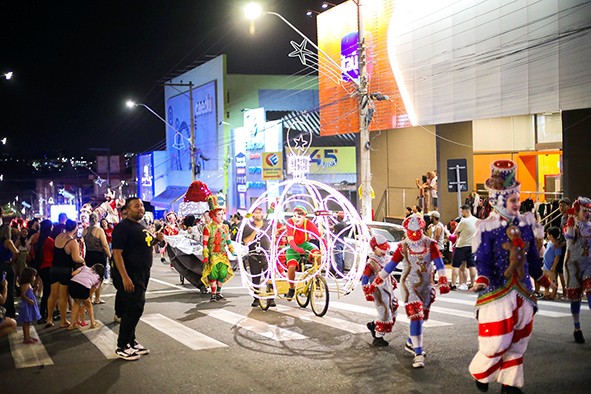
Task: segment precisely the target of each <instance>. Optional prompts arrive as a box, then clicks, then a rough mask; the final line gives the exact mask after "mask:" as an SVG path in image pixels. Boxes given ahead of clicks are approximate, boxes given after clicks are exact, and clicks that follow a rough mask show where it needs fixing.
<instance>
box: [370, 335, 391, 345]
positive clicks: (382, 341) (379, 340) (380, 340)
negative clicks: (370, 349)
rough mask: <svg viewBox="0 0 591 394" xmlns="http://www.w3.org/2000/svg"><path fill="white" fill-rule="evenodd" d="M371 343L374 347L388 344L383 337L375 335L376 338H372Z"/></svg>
mask: <svg viewBox="0 0 591 394" xmlns="http://www.w3.org/2000/svg"><path fill="white" fill-rule="evenodd" d="M373 345H374V346H376V347H384V346H388V345H389V343H388V341H386V340H385V339H384V338H383V337H377V338H374V340H373Z"/></svg>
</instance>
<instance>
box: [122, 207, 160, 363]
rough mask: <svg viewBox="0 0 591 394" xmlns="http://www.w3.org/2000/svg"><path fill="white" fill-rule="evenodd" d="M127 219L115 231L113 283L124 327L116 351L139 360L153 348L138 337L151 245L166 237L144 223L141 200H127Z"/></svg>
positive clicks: (124, 356)
mask: <svg viewBox="0 0 591 394" xmlns="http://www.w3.org/2000/svg"><path fill="white" fill-rule="evenodd" d="M124 209H125V210H126V211H127V218H126V219H124V220H122V221H121V222H119V224H117V226H116V227H115V229H114V230H113V241H112V245H113V258H114V260H115V268H116V269H115V270H114V272H113V284H114V285H115V288H116V289H117V294H118V296H120V300H121V305H120V306H121V316H120V317H121V326H120V327H119V337H118V338H117V350H116V351H115V352H116V354H117V355H118V356H119V357H120V358H122V359H124V360H137V359H138V358H140V355H144V354H149V353H150V350H149V349H147V348H145V347H143V346H142V345H140V344H139V343H138V342H137V341H136V338H135V328H136V326H137V324H138V322H139V320H140V318H141V316H142V313H143V312H144V304H145V303H146V288H147V287H148V281H149V280H150V269H151V268H152V246H153V245H154V244H155V243H156V242H158V241H161V240H163V239H164V235H163V234H162V233H157V235H156V236H154V235H153V234H151V233H150V232H149V231H148V229H147V228H146V227H145V226H144V225H143V224H142V223H141V220H142V219H143V217H144V213H145V209H144V204H143V202H142V200H140V199H139V198H137V197H130V198H128V199H127V200H126V201H125V206H124Z"/></svg>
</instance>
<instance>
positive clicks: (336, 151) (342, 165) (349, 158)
mask: <svg viewBox="0 0 591 394" xmlns="http://www.w3.org/2000/svg"><path fill="white" fill-rule="evenodd" d="M310 149H311V153H310V164H311V166H310V173H312V174H347V173H356V172H357V165H356V163H355V147H354V146H340V147H330V148H314V147H312V148H310Z"/></svg>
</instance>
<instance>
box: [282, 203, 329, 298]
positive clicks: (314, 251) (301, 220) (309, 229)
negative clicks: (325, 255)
mask: <svg viewBox="0 0 591 394" xmlns="http://www.w3.org/2000/svg"><path fill="white" fill-rule="evenodd" d="M307 214H308V211H307V210H306V208H304V207H303V206H301V205H297V206H296V207H294V209H293V217H291V218H290V219H288V220H287V241H288V243H289V248H287V250H286V252H285V257H286V260H287V279H289V291H288V293H287V299H288V300H291V299H292V298H293V297H294V295H295V273H296V269H297V267H298V266H299V264H300V258H301V257H302V255H309V256H311V257H312V258H314V259H317V258H319V257H320V255H321V253H320V250H318V247H317V246H316V245H314V244H313V243H311V242H310V239H311V237H312V236H314V237H315V238H316V239H319V240H321V239H322V236H321V235H320V231H318V227H316V225H315V224H314V222H312V221H311V220H308V219H307V218H306V215H307ZM322 241H323V242H324V240H323V239H322Z"/></svg>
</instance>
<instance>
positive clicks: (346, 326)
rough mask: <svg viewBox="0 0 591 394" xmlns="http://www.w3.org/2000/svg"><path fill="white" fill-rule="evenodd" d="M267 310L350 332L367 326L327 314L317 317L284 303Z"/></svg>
mask: <svg viewBox="0 0 591 394" xmlns="http://www.w3.org/2000/svg"><path fill="white" fill-rule="evenodd" d="M269 310H270V311H274V312H279V313H283V314H284V315H289V316H292V317H296V318H298V319H301V320H304V321H311V322H314V323H318V324H322V325H324V326H329V327H332V328H336V329H339V330H342V331H347V332H350V333H352V334H359V333H362V332H367V327H366V326H365V324H357V323H353V322H350V321H347V320H343V319H337V318H334V317H330V316H327V315H325V316H323V317H318V316H316V315H314V314H313V313H312V312H311V311H310V310H305V309H300V308H291V307H287V306H284V305H277V307H276V308H270V309H269Z"/></svg>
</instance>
